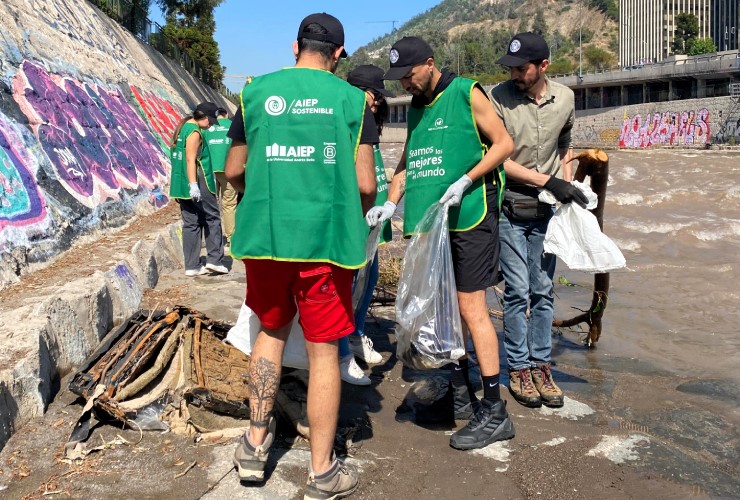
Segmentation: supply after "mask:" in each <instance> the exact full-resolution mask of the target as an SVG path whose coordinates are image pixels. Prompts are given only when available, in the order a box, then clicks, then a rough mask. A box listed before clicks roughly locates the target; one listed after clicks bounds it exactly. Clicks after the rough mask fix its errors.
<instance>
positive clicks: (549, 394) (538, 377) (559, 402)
mask: <svg viewBox="0 0 740 500" xmlns="http://www.w3.org/2000/svg"><path fill="white" fill-rule="evenodd" d="M532 380H533V381H534V387H535V389H537V392H539V393H540V397H541V398H542V404H544V405H545V406H550V407H553V408H560V407H561V406H563V402H564V400H563V391H561V390H560V387H558V386H557V385H555V381H554V380H553V379H552V372H551V371H550V365H540V366H535V367H534V368H532Z"/></svg>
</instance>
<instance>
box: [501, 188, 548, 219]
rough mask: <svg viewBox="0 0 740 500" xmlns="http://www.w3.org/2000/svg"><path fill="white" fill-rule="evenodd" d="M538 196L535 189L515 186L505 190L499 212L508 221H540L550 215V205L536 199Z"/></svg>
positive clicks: (537, 191)
mask: <svg viewBox="0 0 740 500" xmlns="http://www.w3.org/2000/svg"><path fill="white" fill-rule="evenodd" d="M539 194H540V192H539V190H538V189H537V188H533V187H529V186H517V187H516V188H515V189H507V190H506V193H504V203H503V206H502V207H501V210H502V211H503V212H504V215H506V217H507V218H508V219H509V220H515V221H534V220H542V219H545V218H547V217H549V216H550V214H552V205H549V204H547V203H542V202H541V201H540V200H538V199H537V196H538V195H539Z"/></svg>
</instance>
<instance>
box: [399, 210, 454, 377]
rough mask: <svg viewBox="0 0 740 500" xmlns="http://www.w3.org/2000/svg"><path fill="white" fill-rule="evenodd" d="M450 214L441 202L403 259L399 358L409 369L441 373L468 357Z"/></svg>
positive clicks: (418, 228) (422, 224)
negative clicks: (458, 299) (456, 278)
mask: <svg viewBox="0 0 740 500" xmlns="http://www.w3.org/2000/svg"><path fill="white" fill-rule="evenodd" d="M447 212H448V207H447V206H444V205H441V204H439V203H435V204H434V205H433V206H432V207H430V208H429V210H427V212H426V213H425V214H424V217H423V218H422V219H421V221H420V222H419V224H418V225H417V226H416V228H415V229H414V235H413V236H412V238H411V241H410V242H409V245H408V248H407V249H406V255H405V256H404V258H403V266H402V268H401V278H400V280H399V282H398V295H397V297H396V323H398V325H397V326H396V340H397V348H396V355H397V356H398V359H400V360H401V361H402V362H403V364H404V365H406V366H408V367H410V368H417V369H431V368H439V367H442V366H444V365H446V364H448V363H450V362H455V361H457V360H458V359H459V358H460V357H462V356H463V354H465V346H464V343H463V336H462V321H461V320H460V308H459V306H458V303H457V289H456V287H455V274H454V272H453V270H452V253H451V249H450V236H449V228H448V225H447Z"/></svg>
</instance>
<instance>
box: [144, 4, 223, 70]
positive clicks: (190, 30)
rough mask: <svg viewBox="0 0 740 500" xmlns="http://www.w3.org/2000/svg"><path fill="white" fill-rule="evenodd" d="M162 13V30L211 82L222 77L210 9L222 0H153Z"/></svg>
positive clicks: (214, 25)
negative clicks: (163, 21)
mask: <svg viewBox="0 0 740 500" xmlns="http://www.w3.org/2000/svg"><path fill="white" fill-rule="evenodd" d="M156 1H157V5H159V7H160V8H161V9H162V12H163V13H164V15H165V19H166V21H167V22H166V24H165V26H164V28H163V29H162V31H163V33H164V34H165V35H166V36H167V37H169V38H170V39H172V40H174V41H175V43H176V44H177V46H178V47H179V48H180V49H181V50H183V51H185V52H186V53H187V54H188V55H190V57H192V58H193V60H194V61H196V62H197V63H199V64H200V65H201V68H202V69H203V70H204V71H205V72H206V73H207V74H209V75H210V76H211V78H212V79H213V80H214V81H215V82H221V81H222V80H223V75H224V68H223V66H221V53H220V51H219V49H218V43H217V42H216V40H215V39H214V38H213V34H214V33H215V32H216V20H215V19H214V17H213V11H214V9H215V8H216V7H218V6H219V5H220V4H221V3H222V2H223V0H156Z"/></svg>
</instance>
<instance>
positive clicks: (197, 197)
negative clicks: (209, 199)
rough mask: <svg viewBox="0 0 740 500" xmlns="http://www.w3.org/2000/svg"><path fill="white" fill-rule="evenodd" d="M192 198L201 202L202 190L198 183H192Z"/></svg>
mask: <svg viewBox="0 0 740 500" xmlns="http://www.w3.org/2000/svg"><path fill="white" fill-rule="evenodd" d="M190 198H191V199H192V200H193V201H195V202H198V201H200V188H199V187H198V183H197V182H191V183H190Z"/></svg>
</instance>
